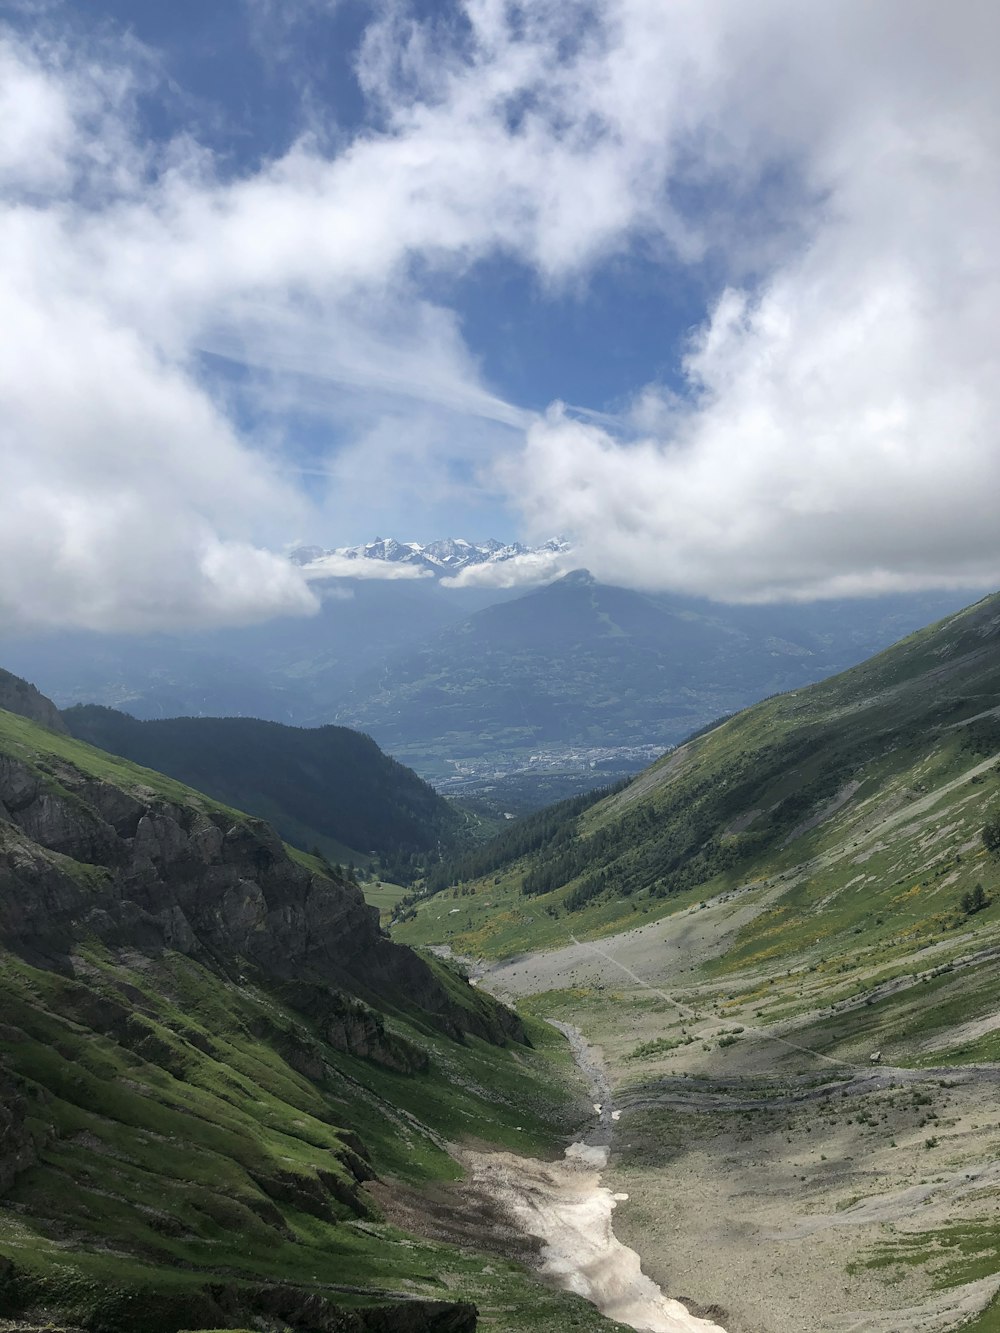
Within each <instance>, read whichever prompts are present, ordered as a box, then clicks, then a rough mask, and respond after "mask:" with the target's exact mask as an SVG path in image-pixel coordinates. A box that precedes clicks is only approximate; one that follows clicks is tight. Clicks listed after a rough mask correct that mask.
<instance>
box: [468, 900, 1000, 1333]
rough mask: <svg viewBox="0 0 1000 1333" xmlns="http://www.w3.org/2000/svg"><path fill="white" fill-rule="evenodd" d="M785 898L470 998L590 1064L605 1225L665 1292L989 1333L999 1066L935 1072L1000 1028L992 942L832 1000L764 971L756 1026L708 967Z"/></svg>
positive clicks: (755, 1001)
mask: <svg viewBox="0 0 1000 1333" xmlns="http://www.w3.org/2000/svg"><path fill="white" fill-rule="evenodd" d="M777 891H778V886H774V885H760V886H755V887H754V888H752V889H750V890H748V891H747V892H743V893H735V894H726V895H722V896H721V897H720V898H719V899H716V900H713V901H711V902H710V903H709V904H708V905H707V907H704V908H701V909H697V908H691V909H687V910H683V911H680V912H677V913H675V914H674V915H673V916H669V917H666V918H663V919H661V920H659V921H656V922H654V923H651V924H649V925H645V926H643V927H640V928H638V929H636V930H632V931H628V932H624V933H622V934H619V935H615V936H611V937H607V938H604V939H601V940H598V941H595V942H579V941H575V940H572V939H571V940H570V942H569V943H568V944H567V946H565V947H564V948H561V949H557V950H554V951H551V952H549V953H544V954H531V955H524V956H521V957H520V958H516V959H513V960H509V961H507V962H504V963H499V964H495V965H493V966H483V965H479V971H480V979H479V984H480V985H482V986H484V987H485V988H488V989H489V990H491V991H492V992H493V993H495V994H497V995H499V996H501V997H504V998H508V999H512V1000H513V999H516V1000H517V1001H518V1003H519V1004H520V1005H521V1006H522V1007H526V1008H527V1009H528V1010H529V1011H530V1012H532V1013H534V1014H536V1015H538V1016H545V1017H550V1018H551V1017H555V1018H558V1019H560V1020H565V1021H567V1022H570V1023H574V1024H576V1025H578V1026H579V1027H580V1028H581V1029H582V1030H583V1032H584V1033H585V1034H586V1036H587V1037H588V1038H589V1039H590V1040H591V1041H592V1042H594V1043H596V1045H597V1046H598V1047H599V1048H600V1050H601V1051H603V1055H604V1060H605V1062H606V1065H607V1070H608V1073H609V1075H610V1078H611V1082H612V1084H613V1086H614V1098H615V1105H616V1107H618V1108H620V1112H621V1119H620V1123H619V1124H618V1125H616V1127H615V1139H614V1143H613V1146H612V1152H611V1159H610V1164H609V1167H608V1170H607V1172H606V1173H605V1176H604V1182H603V1183H604V1185H605V1186H607V1187H609V1188H610V1189H611V1190H612V1191H614V1192H615V1193H616V1194H620V1195H627V1196H628V1199H627V1201H623V1202H622V1203H621V1204H620V1205H619V1207H618V1209H617V1211H616V1213H615V1220H614V1226H615V1232H616V1233H617V1236H618V1238H619V1239H620V1240H621V1241H622V1242H623V1243H624V1244H625V1245H627V1246H630V1247H632V1248H633V1249H635V1250H637V1251H638V1252H639V1254H640V1255H641V1258H642V1264H643V1269H644V1271H645V1272H646V1273H648V1274H649V1275H650V1277H652V1278H653V1279H654V1280H655V1281H656V1282H657V1283H659V1284H660V1285H661V1286H662V1288H663V1290H664V1291H665V1292H666V1293H668V1294H669V1295H670V1296H672V1297H678V1298H680V1299H682V1300H686V1301H688V1302H689V1303H690V1304H691V1307H692V1309H693V1310H695V1311H706V1310H711V1311H712V1313H713V1317H714V1318H716V1319H717V1320H718V1322H719V1323H720V1324H722V1325H723V1326H724V1327H725V1329H726V1330H727V1333H804V1330H810V1331H813V1330H815V1333H909V1330H913V1333H917V1330H920V1331H921V1333H946V1330H952V1329H957V1328H959V1327H966V1326H968V1327H969V1328H975V1329H977V1330H982V1331H983V1333H985V1331H986V1330H987V1329H993V1328H1000V1321H998V1322H997V1323H996V1324H994V1323H993V1322H992V1320H993V1319H994V1318H995V1317H996V1315H995V1313H994V1312H990V1311H987V1313H985V1314H984V1315H982V1316H980V1317H979V1318H977V1315H978V1312H980V1311H982V1310H983V1309H984V1308H985V1307H987V1306H988V1305H989V1303H990V1302H991V1300H992V1298H993V1296H994V1295H995V1294H996V1293H997V1291H998V1289H1000V1255H998V1243H1000V1234H998V1227H1000V1217H998V1213H1000V1123H998V1094H1000V1065H997V1064H996V1063H993V1062H991V1061H988V1060H978V1061H975V1062H971V1063H963V1062H962V1061H961V1059H960V1058H959V1059H956V1060H954V1062H952V1061H951V1060H949V1059H948V1056H949V1055H952V1056H954V1055H955V1052H956V1047H960V1044H961V1043H962V1042H965V1043H975V1042H977V1041H982V1040H983V1038H984V1034H986V1033H994V1034H995V1032H996V1028H997V1024H998V1023H1000V1020H998V1019H997V1018H996V1013H995V1010H996V1008H997V1005H996V1001H995V999H994V996H995V990H994V982H995V977H996V972H995V966H994V963H993V959H992V956H991V955H992V950H991V949H985V950H984V949H982V947H978V948H977V950H976V951H975V952H974V953H970V954H969V955H968V959H967V961H968V966H963V959H962V956H961V954H962V941H961V939H958V940H956V939H954V938H953V939H952V941H951V943H950V945H949V950H948V959H947V966H942V967H940V968H939V967H936V966H935V957H934V952H933V950H927V951H924V954H923V955H922V957H923V961H922V962H921V963H920V966H919V967H918V968H916V969H915V970H914V971H913V972H909V971H908V972H907V973H906V974H905V976H897V977H895V978H893V979H892V980H891V981H889V982H886V981H885V980H884V979H882V978H881V977H879V976H877V975H874V974H873V975H872V977H871V978H870V979H869V986H868V987H867V989H866V990H863V991H862V992H860V993H859V994H858V995H857V997H855V998H850V999H844V1000H839V1001H835V1002H834V1003H833V1004H832V1005H831V1003H830V998H831V997H830V994H829V991H828V989H827V990H824V991H822V992H819V991H817V992H816V994H815V995H813V994H811V993H810V990H809V976H808V974H806V976H805V977H797V978H795V979H794V981H793V982H792V981H789V980H788V979H787V978H784V979H783V981H784V986H783V987H781V984H780V982H779V981H778V980H777V979H776V978H771V979H767V978H764V979H761V978H760V977H758V978H757V980H758V981H761V982H762V986H763V990H764V992H765V993H767V995H768V1002H769V1003H772V1004H773V1003H774V1000H775V990H774V986H775V985H776V984H777V985H779V988H780V989H782V1000H783V1004H784V1008H785V1009H786V1011H787V1013H788V1016H787V1017H784V1018H778V1020H777V1021H774V1013H773V1012H769V1014H768V1018H769V1020H770V1021H768V1022H767V1025H766V1026H764V1025H762V1024H761V1023H760V1022H758V1021H755V1019H756V1015H757V1014H759V1013H761V1012H762V1011H761V1010H760V1009H759V1008H755V1006H756V1005H759V1004H760V1003H761V1000H760V995H759V993H758V994H757V995H756V996H755V995H754V993H753V992H752V991H751V990H748V989H747V978H746V976H743V977H742V978H741V979H740V983H739V984H737V983H736V982H735V981H734V980H733V978H732V977H731V976H728V977H723V976H720V975H719V974H718V972H717V970H714V963H715V962H716V961H717V960H718V959H719V958H720V957H721V955H722V954H723V952H724V951H725V950H726V949H727V948H728V946H729V944H730V943H731V942H732V941H733V939H734V937H735V935H736V932H738V931H739V930H740V929H741V928H742V927H743V926H745V925H746V924H747V922H748V921H750V920H751V919H753V917H755V916H756V915H757V914H758V913H760V912H762V911H765V910H767V908H768V905H769V903H770V902H771V901H772V900H773V897H774V895H775V893H776V892H777ZM976 943H977V945H980V946H981V941H977V942H976ZM928 955H929V956H928ZM769 980H770V984H769ZM880 982H881V985H880V984H879V983H880ZM928 987H930V988H931V990H932V991H933V990H934V989H935V988H938V989H939V990H940V1002H939V1004H938V1005H937V1013H938V1016H939V1020H940V1021H939V1023H938V1025H937V1026H935V1021H934V1019H933V1017H931V1018H930V1019H928V1018H927V1016H926V1013H925V1012H924V1011H925V1009H927V1008H930V1010H931V1011H932V1013H933V1011H934V1008H935V1005H934V996H933V995H930V996H929V995H928ZM915 998H917V999H919V1001H920V1004H921V1013H922V1014H923V1015H924V1017H923V1019H922V1023H921V1024H914V1022H913V1021H912V1015H910V1017H909V1018H908V1017H907V1015H908V1012H909V1010H908V1006H912V1005H913V1002H914V999H915ZM928 999H930V1001H931V1003H930V1006H928V1005H927V1001H928ZM821 1000H822V1003H821V1002H820V1001H821ZM984 1005H985V1008H986V1012H985V1013H983V1012H982V1010H983V1007H984ZM781 1007H782V1005H781V1003H779V1004H778V1006H777V1008H778V1010H780V1009H781ZM973 1011H978V1016H977V1017H976V1018H975V1019H971V1020H970V1019H967V1020H966V1021H964V1022H959V1023H956V1022H955V1021H954V1015H955V1013H970V1012H973ZM903 1034H905V1036H904V1035H903ZM876 1051H878V1052H879V1057H880V1058H879V1059H878V1060H877V1061H876V1062H874V1063H873V1060H872V1055H873V1053H874V1052H876ZM960 1053H961V1052H959V1054H960ZM970 1320H972V1321H973V1322H972V1323H969V1322H968V1321H970Z"/></svg>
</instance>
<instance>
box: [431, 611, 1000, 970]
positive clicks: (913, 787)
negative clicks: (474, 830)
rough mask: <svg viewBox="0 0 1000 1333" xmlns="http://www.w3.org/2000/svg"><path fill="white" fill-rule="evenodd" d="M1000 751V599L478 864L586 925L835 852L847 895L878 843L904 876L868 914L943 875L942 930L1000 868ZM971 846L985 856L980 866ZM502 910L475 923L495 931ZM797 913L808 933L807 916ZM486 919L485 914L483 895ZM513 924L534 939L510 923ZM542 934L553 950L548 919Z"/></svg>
mask: <svg viewBox="0 0 1000 1333" xmlns="http://www.w3.org/2000/svg"><path fill="white" fill-rule="evenodd" d="M998 758H1000V594H995V595H993V596H991V597H988V598H985V599H984V600H983V601H981V602H978V603H976V604H975V605H974V606H972V607H969V608H967V609H966V610H965V611H963V612H960V613H959V614H958V615H955V616H951V617H949V618H948V619H946V620H944V621H942V622H940V623H939V624H937V625H934V626H931V627H930V628H928V629H925V630H922V631H920V632H918V633H916V634H913V635H911V636H909V637H908V638H906V639H904V640H903V641H902V642H900V643H899V644H897V645H895V646H894V647H892V648H890V649H889V650H887V651H886V652H884V653H881V654H879V655H878V656H876V657H874V658H872V659H870V660H869V661H867V662H865V663H863V664H862V665H860V666H858V667H855V668H853V669H851V670H849V671H846V672H844V673H842V674H840V675H838V676H835V677H833V678H832V679H829V680H826V681H823V682H821V683H819V684H816V685H812V686H809V687H808V688H805V689H800V690H796V691H792V692H790V693H786V694H783V695H781V696H779V697H777V698H773V699H769V700H766V701H764V702H763V703H760V704H757V705H756V706H754V707H752V708H749V709H747V710H746V711H744V712H741V713H740V714H738V715H737V716H735V717H733V718H731V719H729V720H728V721H725V722H723V723H721V724H720V725H717V726H713V727H711V728H709V729H708V730H707V731H706V732H704V733H703V734H701V735H698V736H696V737H695V738H694V739H693V740H690V741H688V742H687V743H686V744H684V745H682V746H680V747H679V748H678V749H676V750H674V751H673V752H672V753H670V754H669V755H667V756H665V757H664V758H663V759H661V760H660V761H658V762H657V763H656V764H654V765H653V766H652V767H651V768H649V769H647V770H646V771H645V772H643V773H642V774H640V775H639V776H638V777H637V778H635V779H634V780H633V781H632V782H631V783H630V784H629V785H627V786H626V787H625V788H624V790H622V791H620V792H617V793H615V794H612V795H610V796H608V797H606V798H605V799H604V800H601V801H599V802H598V803H596V804H591V805H590V808H589V809H587V810H586V812H585V813H583V814H581V813H579V812H578V811H579V806H578V805H574V803H567V805H566V807H565V813H564V814H561V813H560V810H559V807H556V808H555V809H554V810H553V811H543V812H540V813H539V814H538V815H536V816H534V817H533V819H532V820H529V821H525V822H524V823H523V824H519V823H515V824H513V825H512V826H511V828H510V829H508V830H505V831H504V833H503V834H502V835H501V836H500V837H499V838H498V839H496V840H495V841H494V842H492V843H488V844H486V845H485V846H484V847H482V848H480V849H479V850H477V851H476V852H475V853H474V854H472V855H473V856H474V858H475V868H474V873H475V874H476V875H478V876H485V880H486V882H488V884H489V886H490V888H489V894H488V896H489V898H490V899H491V900H492V902H493V903H494V904H496V903H497V901H498V900H499V899H500V898H502V897H503V896H504V895H501V894H500V893H499V892H498V891H497V890H496V889H495V888H494V887H493V886H494V881H495V879H496V877H497V876H498V874H499V875H503V876H507V879H506V885H507V890H508V891H509V892H510V893H512V894H513V895H514V896H515V898H520V901H521V904H522V906H521V907H520V910H519V912H518V914H517V915H518V916H519V918H520V919H521V920H524V919H526V918H530V919H531V921H532V922H535V921H536V920H537V915H538V912H539V911H540V910H542V909H544V910H545V911H548V910H549V909H550V908H551V909H552V911H553V912H555V913H556V917H555V918H553V919H554V920H555V919H559V920H561V919H562V915H563V914H566V918H567V922H569V923H571V922H573V921H574V920H575V919H576V914H577V913H580V912H583V913H584V914H585V916H584V917H583V918H581V921H582V922H584V923H585V919H586V912H587V911H589V910H596V907H597V905H602V907H601V911H602V914H603V915H602V918H601V919H602V920H610V919H612V918H614V917H615V916H616V914H617V915H619V916H620V915H621V914H623V913H630V912H631V911H632V910H633V906H634V903H635V902H639V901H641V902H643V903H645V904H652V903H656V902H658V901H660V900H665V899H669V898H671V897H672V896H674V895H677V894H680V893H691V892H697V893H698V894H701V895H705V894H710V893H713V892H718V891H720V890H721V889H725V888H727V887H729V886H732V885H734V884H737V883H747V882H750V881H761V880H762V879H764V878H766V877H767V876H770V875H774V874H776V873H783V872H784V871H786V870H787V869H788V868H789V867H791V866H799V865H800V864H801V863H802V862H803V861H804V860H805V861H810V858H815V857H817V856H819V855H820V854H822V857H823V863H824V875H823V884H824V885H825V886H826V888H829V884H830V882H831V877H832V878H833V880H836V882H838V883H839V882H840V879H839V878H838V877H840V878H842V879H843V880H845V881H846V879H847V878H850V877H851V876H853V877H854V878H855V879H856V878H857V870H856V867H857V866H858V865H859V864H861V862H862V861H867V859H868V857H860V858H859V857H858V856H857V854H856V849H857V848H858V847H859V846H869V847H873V848H874V850H875V851H877V852H878V853H879V855H878V859H877V861H875V862H874V864H877V865H878V866H879V867H883V866H884V865H885V863H886V861H888V862H889V863H890V864H891V873H892V876H893V879H892V884H883V883H882V882H881V880H879V881H878V887H877V888H873V889H872V890H871V891H870V893H866V895H865V897H864V898H863V899H861V900H859V901H857V902H856V904H855V907H856V909H857V910H858V911H875V910H878V908H879V907H881V905H882V904H883V901H884V896H885V895H888V894H889V892H890V890H891V889H892V888H893V887H894V886H897V885H898V884H900V883H904V882H906V881H907V878H908V876H910V875H914V876H916V875H919V874H921V873H923V874H926V875H931V874H933V877H934V878H933V882H932V883H930V884H928V885H927V886H926V887H925V889H924V891H923V892H924V898H923V899H922V901H926V903H927V910H928V913H929V915H928V918H927V922H926V923H925V924H926V929H927V930H928V932H929V933H930V935H931V937H933V936H934V934H935V932H936V931H937V930H939V929H940V928H941V922H943V921H944V920H945V918H946V916H947V913H948V911H949V910H951V909H953V908H955V905H956V904H957V903H958V902H959V899H960V897H961V895H962V893H964V892H966V891H968V892H972V891H973V889H974V888H975V884H976V883H978V882H979V879H978V877H979V876H981V875H983V874H984V873H985V874H987V875H988V876H993V877H994V878H995V877H996V876H995V871H994V870H992V869H991V868H990V866H989V864H987V865H985V866H984V863H983V857H984V855H985V852H984V851H983V848H982V845H981V842H980V830H981V828H982V827H983V826H984V824H985V823H986V822H987V821H988V818H989V817H990V816H991V815H992V814H995V813H1000V764H998V763H997V759H998ZM902 816H906V820H907V821H909V822H903V820H902ZM929 826H933V827H934V828H937V829H938V833H937V835H936V836H934V837H933V839H932V843H933V848H934V849H933V851H930V850H929V849H928V846H927V845H925V842H924V841H923V840H924V839H925V838H929V837H930V836H931V835H930V834H929V833H928V832H927V829H928V827H929ZM536 827H537V830H538V835H537V836H534V837H532V836H531V830H533V829H535V828H536ZM522 830H527V834H526V832H524V831H522ZM889 830H892V832H891V833H890V832H889ZM904 834H905V835H906V845H905V848H902V849H897V850H896V851H895V852H893V854H892V855H891V856H888V855H884V854H883V852H884V848H883V846H882V844H881V843H880V841H879V840H880V839H887V840H890V841H891V842H892V843H893V844H895V843H897V842H898V841H899V839H900V838H901V837H902V836H903V835H904ZM918 835H919V836H918ZM526 848H530V850H529V851H528V854H527V855H526V854H525V853H526ZM970 849H974V850H975V851H977V852H978V855H973V856H970V857H968V858H967V859H966V860H964V861H963V858H962V853H963V852H966V853H968V851H969V850H970ZM870 855H874V852H873V853H870ZM904 867H909V869H904ZM935 867H943V868H944V869H946V870H948V872H949V873H948V875H947V878H946V879H944V880H943V881H942V880H941V878H940V876H941V874H943V873H944V871H943V870H938V869H932V868H935ZM468 870H469V865H468V864H466V862H464V861H463V859H462V858H459V860H458V861H457V862H455V863H454V864H453V865H452V866H451V868H450V870H449V866H448V864H447V863H446V864H445V865H444V866H443V867H441V868H440V869H439V870H438V871H436V872H435V882H436V883H442V882H447V881H449V880H450V882H461V881H462V880H464V879H466V878H468ZM900 876H901V877H902V878H900ZM861 878H865V876H864V875H862V876H861ZM868 878H869V879H872V878H875V879H877V878H878V877H873V876H868ZM945 890H947V892H945ZM803 905H804V904H803ZM492 910H493V909H492V908H491V909H490V911H489V912H487V911H485V909H484V911H483V913H482V914H481V915H482V916H483V918H484V920H483V921H480V924H479V926H478V927H477V926H475V925H474V926H473V931H474V932H475V930H476V929H479V928H482V929H486V930H488V929H489V925H488V918H490V916H491V913H492ZM787 911H788V916H787V920H788V924H789V927H791V925H792V924H793V923H794V921H795V919H796V912H795V911H793V910H791V909H787ZM936 914H937V915H936ZM468 915H469V916H470V917H471V918H472V919H473V920H476V919H477V915H478V914H477V913H476V912H475V911H474V910H473V908H472V907H471V906H470V908H469V913H468ZM570 928H573V929H576V927H575V926H571V927H570ZM580 928H581V929H582V928H585V924H583V925H581V927H580ZM772 928H773V926H772ZM560 929H562V928H560ZM887 929H888V928H887ZM505 930H506V931H507V932H508V933H513V934H514V935H516V936H518V938H520V935H518V929H517V928H516V927H513V926H511V924H510V922H509V921H508V922H507V924H506V925H505ZM543 934H544V931H543ZM527 935H530V937H531V939H532V941H533V942H534V943H536V944H537V943H538V931H537V929H536V930H535V931H533V932H527ZM527 935H525V938H527ZM466 944H467V942H465V941H462V940H459V945H460V947H462V948H463V949H464V948H466ZM826 947H828V946H826Z"/></svg>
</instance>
